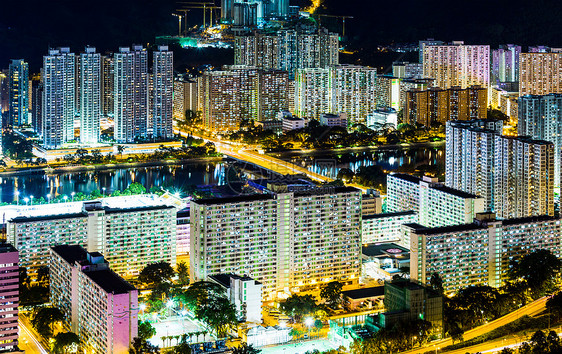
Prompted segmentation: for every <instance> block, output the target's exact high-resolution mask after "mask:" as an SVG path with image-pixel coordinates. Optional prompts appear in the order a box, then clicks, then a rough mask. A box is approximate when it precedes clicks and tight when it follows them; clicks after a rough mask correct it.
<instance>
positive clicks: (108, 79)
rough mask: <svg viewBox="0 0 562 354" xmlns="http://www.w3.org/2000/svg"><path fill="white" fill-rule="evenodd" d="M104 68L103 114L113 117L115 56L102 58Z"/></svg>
mask: <svg viewBox="0 0 562 354" xmlns="http://www.w3.org/2000/svg"><path fill="white" fill-rule="evenodd" d="M101 66H102V69H101V70H102V86H103V87H102V105H103V111H102V114H103V116H105V117H113V108H114V107H113V95H114V94H115V92H114V88H113V87H114V84H115V81H114V80H115V78H114V77H113V56H111V55H107V54H106V55H103V56H102V57H101Z"/></svg>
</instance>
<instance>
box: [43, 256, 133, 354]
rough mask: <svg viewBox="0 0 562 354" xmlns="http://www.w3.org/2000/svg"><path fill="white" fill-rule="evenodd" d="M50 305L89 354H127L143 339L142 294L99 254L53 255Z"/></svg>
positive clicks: (50, 272) (51, 259)
mask: <svg viewBox="0 0 562 354" xmlns="http://www.w3.org/2000/svg"><path fill="white" fill-rule="evenodd" d="M49 270H50V271H49V284H50V286H49V289H50V301H51V303H52V304H53V306H55V307H57V308H59V309H60V310H61V311H62V312H63V313H64V314H65V319H66V322H67V324H68V325H69V327H70V328H71V330H72V332H73V333H76V334H77V335H78V337H79V338H80V345H81V347H82V348H83V349H85V350H86V351H87V352H88V353H95V354H106V353H115V354H117V353H126V352H128V350H129V347H130V346H131V343H132V342H133V339H134V338H135V337H137V335H138V312H139V304H138V290H137V289H135V288H134V287H133V286H132V285H130V284H129V283H127V282H126V281H125V280H123V278H121V277H120V276H119V275H117V274H116V273H114V272H113V271H112V270H111V269H110V268H109V263H108V262H107V261H106V260H105V259H104V257H103V256H102V255H101V254H100V253H98V252H87V251H86V250H85V249H84V248H82V247H81V246H77V245H59V246H54V247H52V248H51V249H50V261H49Z"/></svg>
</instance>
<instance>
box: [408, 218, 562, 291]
mask: <svg viewBox="0 0 562 354" xmlns="http://www.w3.org/2000/svg"><path fill="white" fill-rule="evenodd" d="M403 232H404V233H407V234H408V236H405V237H407V238H409V239H410V240H411V248H410V250H411V251H410V277H411V279H414V280H418V281H420V282H422V283H426V284H428V283H429V280H430V278H431V275H432V274H433V273H438V274H439V275H440V276H441V278H442V279H443V288H444V289H445V292H447V293H451V292H456V291H458V290H460V289H462V288H466V287H468V286H471V285H489V286H492V287H500V286H502V285H503V283H504V281H505V276H506V273H507V270H508V269H509V263H510V261H511V260H512V259H514V258H515V257H519V256H522V255H524V254H525V253H529V252H532V251H534V250H538V249H545V250H549V251H551V252H552V253H553V254H554V255H556V256H558V257H560V240H559V238H560V233H561V232H562V228H561V222H560V219H558V218H554V217H552V216H536V217H527V218H519V219H506V220H502V221H499V220H495V219H494V218H493V214H491V215H487V214H486V215H478V218H477V219H476V220H475V221H474V222H473V223H470V224H465V225H456V226H446V227H439V228H427V227H424V226H422V225H419V224H406V225H404V226H403Z"/></svg>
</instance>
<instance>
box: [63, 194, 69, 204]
mask: <svg viewBox="0 0 562 354" xmlns="http://www.w3.org/2000/svg"><path fill="white" fill-rule="evenodd" d="M62 199H64V202H65V203H66V200H67V199H68V196H67V195H65V196H63V197H62Z"/></svg>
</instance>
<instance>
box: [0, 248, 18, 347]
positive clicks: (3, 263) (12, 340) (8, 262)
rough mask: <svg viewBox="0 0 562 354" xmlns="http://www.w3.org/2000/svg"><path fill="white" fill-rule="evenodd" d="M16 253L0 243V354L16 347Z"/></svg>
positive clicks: (13, 249)
mask: <svg viewBox="0 0 562 354" xmlns="http://www.w3.org/2000/svg"><path fill="white" fill-rule="evenodd" d="M19 279H20V278H19V262H18V251H17V250H16V249H15V248H14V246H12V245H10V244H9V243H0V309H1V311H0V312H1V314H2V315H1V316H0V352H2V353H3V352H11V351H15V350H16V349H17V345H18V305H19Z"/></svg>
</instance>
